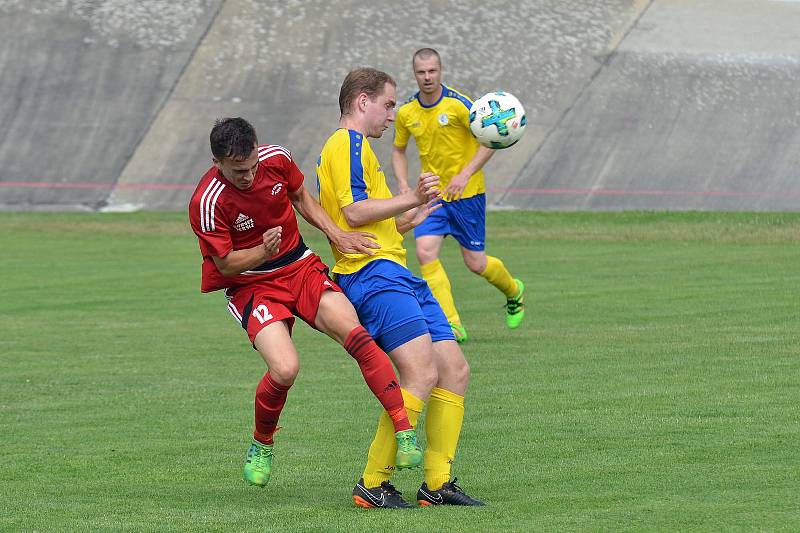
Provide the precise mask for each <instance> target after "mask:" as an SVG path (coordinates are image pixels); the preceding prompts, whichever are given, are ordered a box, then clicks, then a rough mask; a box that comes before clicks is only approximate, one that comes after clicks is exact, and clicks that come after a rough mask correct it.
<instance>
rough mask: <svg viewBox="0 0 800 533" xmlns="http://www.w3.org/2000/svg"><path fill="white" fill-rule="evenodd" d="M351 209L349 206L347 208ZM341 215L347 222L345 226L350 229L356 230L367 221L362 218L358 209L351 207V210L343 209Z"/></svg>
mask: <svg viewBox="0 0 800 533" xmlns="http://www.w3.org/2000/svg"><path fill="white" fill-rule="evenodd" d="M348 207H351V206H348ZM342 214H343V215H344V219H345V220H346V221H347V225H348V226H350V227H351V228H357V227H359V226H363V225H364V224H366V223H367V220H366V219H365V218H364V217H363V216H362V212H361V210H360V209H358V208H356V207H353V208H352V209H347V208H345V209H343V210H342Z"/></svg>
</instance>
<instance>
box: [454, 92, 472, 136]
mask: <svg viewBox="0 0 800 533" xmlns="http://www.w3.org/2000/svg"><path fill="white" fill-rule="evenodd" d="M460 100H461V103H462V104H464V105H459V106H457V107H458V121H459V122H460V123H461V124H462V125H463V126H464V127H465V128H467V129H469V110H470V108H471V107H472V100H470V98H469V97H467V96H464V95H461V98H460Z"/></svg>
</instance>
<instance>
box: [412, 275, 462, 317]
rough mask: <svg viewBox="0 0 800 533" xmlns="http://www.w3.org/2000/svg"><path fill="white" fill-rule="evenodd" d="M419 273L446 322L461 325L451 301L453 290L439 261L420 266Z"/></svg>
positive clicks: (454, 305) (454, 304)
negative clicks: (442, 312)
mask: <svg viewBox="0 0 800 533" xmlns="http://www.w3.org/2000/svg"><path fill="white" fill-rule="evenodd" d="M419 269H420V272H422V277H423V278H424V279H425V281H427V282H428V287H430V288H431V292H432V293H433V297H434V298H436V301H438V302H439V305H441V306H442V311H444V314H445V316H446V317H447V321H448V322H452V323H455V324H458V325H459V326H460V325H461V317H459V316H458V311H456V303H455V302H454V301H453V290H452V288H451V287H450V279H449V278H448V277H447V272H445V271H444V267H443V266H442V263H441V261H439V260H438V259H436V260H435V261H433V262H431V263H428V264H426V265H420V267H419Z"/></svg>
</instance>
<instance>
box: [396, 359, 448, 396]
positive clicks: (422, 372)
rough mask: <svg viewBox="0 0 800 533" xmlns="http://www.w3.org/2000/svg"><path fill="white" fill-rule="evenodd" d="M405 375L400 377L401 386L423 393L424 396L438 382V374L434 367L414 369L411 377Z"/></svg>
mask: <svg viewBox="0 0 800 533" xmlns="http://www.w3.org/2000/svg"><path fill="white" fill-rule="evenodd" d="M405 374H406V375H401V376H400V381H401V382H402V383H403V386H404V387H407V388H412V389H414V390H417V391H422V392H425V394H426V396H427V394H428V393H430V391H431V390H432V389H433V387H435V386H436V383H437V382H438V381H439V373H438V372H437V371H436V367H435V366H434V365H427V366H420V367H416V368H415V369H414V371H413V373H411V375H408V374H409V373H408V372H405Z"/></svg>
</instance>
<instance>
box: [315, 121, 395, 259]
mask: <svg viewBox="0 0 800 533" xmlns="http://www.w3.org/2000/svg"><path fill="white" fill-rule="evenodd" d="M317 186H318V188H319V201H320V204H322V208H323V209H324V210H325V211H326V212H327V213H328V214H329V215H330V217H331V218H332V219H333V221H334V222H335V223H336V225H338V226H339V227H340V228H342V229H343V230H346V231H353V230H358V231H368V232H370V233H373V234H374V235H375V236H376V237H377V242H378V244H380V246H381V247H380V249H378V250H375V255H373V256H369V255H365V254H344V253H342V252H340V251H339V250H337V249H336V248H335V247H334V246H331V249H332V250H333V257H334V259H335V260H336V264H335V265H334V266H333V272H335V273H337V274H352V273H353V272H357V271H358V270H359V269H361V268H362V267H364V266H365V265H366V264H368V263H369V262H370V261H374V260H376V259H388V260H390V261H394V262H395V263H400V264H401V265H403V266H406V250H405V248H403V236H402V235H400V233H399V232H398V231H397V225H396V224H395V220H394V218H389V219H386V220H381V221H378V222H372V223H370V224H365V225H364V226H359V227H358V228H351V227H350V226H349V225H348V224H347V219H345V217H344V212H343V211H342V209H343V208H344V207H347V206H348V205H350V204H352V203H354V202H358V201H361V200H366V199H367V198H376V199H387V198H391V197H392V193H391V191H390V190H389V186H388V185H387V184H386V176H384V174H383V171H382V170H381V166H380V162H379V161H378V157H377V156H376V155H375V152H373V151H372V147H371V146H370V145H369V142H368V141H367V138H366V137H365V136H364V135H363V134H361V133H359V132H357V131H355V130H346V129H343V128H340V129H338V130H336V132H335V133H334V134H333V135H331V136H330V137H329V138H328V140H327V141H326V142H325V146H323V147H322V153H321V154H320V156H319V159H317Z"/></svg>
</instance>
